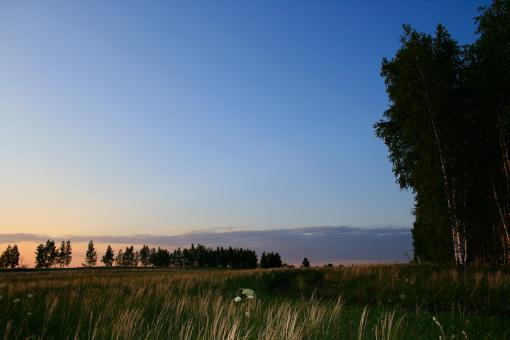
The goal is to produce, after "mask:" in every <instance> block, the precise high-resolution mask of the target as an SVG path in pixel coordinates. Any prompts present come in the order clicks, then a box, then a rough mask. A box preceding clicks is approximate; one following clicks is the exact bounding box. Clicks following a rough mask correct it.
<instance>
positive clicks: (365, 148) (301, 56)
mask: <svg viewBox="0 0 510 340" xmlns="http://www.w3.org/2000/svg"><path fill="white" fill-rule="evenodd" d="M484 3H487V1H466V0H462V1H460V0H459V1H385V2H383V1H364V2H361V1H336V2H335V1H251V2H248V1H150V2H141V1H89V2H85V1H83V2H79V1H73V2H68V1H45V2H43V1H33V2H19V1H2V2H1V3H0V44H1V48H0V51H1V53H0V75H1V76H0V156H1V159H2V165H1V166H0V187H2V190H1V192H0V232H4V233H9V232H12V233H14V232H26V233H41V234H53V235H55V234H74V235H84V234H94V235H100V234H114V235H120V234H136V233H143V234H178V233H183V232H189V231H193V230H197V229H210V228H223V227H236V228H240V229H246V230H249V229H268V228H287V227H289V228H290V227H293V228H296V227H309V226H337V225H350V226H357V227H363V226H374V225H395V226H399V227H410V226H411V224H412V221H413V218H412V216H411V215H410V210H411V208H412V201H413V199H412V195H411V193H406V192H400V191H399V188H398V186H397V185H396V184H395V180H394V177H393V174H392V173H391V165H390V163H389V161H388V160H387V151H386V148H385V146H384V145H383V143H382V142H381V141H379V140H377V138H376V137H375V135H374V131H373V127H372V126H373V124H374V123H375V122H376V121H377V120H378V119H380V117H381V116H382V113H383V111H384V109H385V108H386V107H387V105H388V100H387V97H386V94H385V91H384V83H383V80H382V79H381V77H380V76H379V70H380V64H381V59H382V57H384V56H386V57H391V56H392V55H393V54H394V53H395V51H396V49H397V48H398V46H399V35H400V33H401V31H402V29H401V27H402V24H404V23H410V24H412V25H413V26H414V27H416V28H417V29H418V30H420V31H426V32H432V31H433V30H434V28H435V26H436V25H437V24H438V23H443V24H445V25H446V26H447V28H448V29H449V31H450V32H451V33H452V35H453V36H454V37H455V38H456V39H458V40H459V41H460V42H461V43H467V42H471V41H472V40H473V39H474V38H475V35H474V30H475V25H474V22H473V19H472V18H473V17H474V16H476V15H477V10H476V8H477V7H478V6H480V5H483V4H484Z"/></svg>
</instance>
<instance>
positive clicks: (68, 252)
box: [63, 240, 73, 267]
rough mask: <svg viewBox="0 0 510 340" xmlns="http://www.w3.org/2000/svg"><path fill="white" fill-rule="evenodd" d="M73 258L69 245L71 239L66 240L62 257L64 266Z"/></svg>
mask: <svg viewBox="0 0 510 340" xmlns="http://www.w3.org/2000/svg"><path fill="white" fill-rule="evenodd" d="M72 260H73V249H72V247H71V241H69V240H67V241H66V247H65V255H64V259H63V264H64V266H66V267H67V266H69V265H70V264H71V261H72Z"/></svg>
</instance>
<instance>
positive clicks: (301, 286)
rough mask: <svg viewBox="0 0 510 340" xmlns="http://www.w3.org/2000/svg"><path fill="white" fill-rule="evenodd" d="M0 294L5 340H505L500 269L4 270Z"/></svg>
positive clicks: (509, 281)
mask: <svg viewBox="0 0 510 340" xmlns="http://www.w3.org/2000/svg"><path fill="white" fill-rule="evenodd" d="M241 288H251V289H253V290H254V291H255V292H256V297H255V298H254V299H245V298H244V297H243V300H242V301H241V302H237V303H236V302H234V297H236V296H237V295H239V290H240V289H241ZM0 296H1V300H0V334H1V338H3V339H26V338H30V339H40V338H44V339H71V338H77V339H78V338H79V339H358V338H361V339H438V338H439V337H442V338H443V339H445V338H448V339H450V338H452V337H455V338H457V339H458V338H460V339H464V338H468V339H510V271H507V270H501V269H500V270H489V269H476V270H470V271H468V272H466V273H465V274H463V275H461V274H459V273H457V272H456V271H455V270H447V269H440V268H439V267H433V266H417V265H378V266H354V267H344V268H323V269H322V268H321V269H306V270H305V269H278V270H205V269H204V270H202V269H195V270H191V269H190V270H174V269H115V268H113V269H107V268H104V269H101V268H98V269H81V270H63V271H53V270H49V271H27V272H1V273H0Z"/></svg>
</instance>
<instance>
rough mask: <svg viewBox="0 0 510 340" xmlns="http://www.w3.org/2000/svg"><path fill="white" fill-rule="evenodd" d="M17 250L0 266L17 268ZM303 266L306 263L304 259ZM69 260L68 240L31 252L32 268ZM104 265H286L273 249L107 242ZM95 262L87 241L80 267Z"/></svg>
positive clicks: (1, 257) (6, 254)
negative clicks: (119, 246) (120, 246)
mask: <svg viewBox="0 0 510 340" xmlns="http://www.w3.org/2000/svg"><path fill="white" fill-rule="evenodd" d="M19 258H20V253H19V251H18V247H17V246H16V245H14V246H12V247H11V246H10V245H9V246H7V248H6V249H5V251H4V252H3V253H2V255H0V268H4V269H5V268H18V267H19ZM305 260H306V264H307V265H306V267H309V266H310V263H309V262H308V259H306V258H305ZM71 261H72V247H71V242H70V241H69V240H68V241H62V243H61V244H60V247H57V246H56V244H55V241H53V240H47V241H46V243H41V244H39V245H38V246H37V248H36V251H35V267H36V268H52V267H67V266H69V264H70V263H71ZM101 262H102V263H103V264H104V266H107V267H111V266H113V265H115V266H118V267H137V266H142V267H148V266H152V267H214V268H239V269H241V268H243V269H248V268H257V267H260V268H278V267H282V266H286V264H284V263H282V259H281V256H280V254H278V253H275V252H267V253H266V252H263V253H262V255H261V257H260V262H259V261H258V258H257V254H256V253H255V251H253V250H250V249H243V248H232V247H228V248H224V247H216V248H215V249H213V248H209V247H206V246H204V245H201V244H198V245H197V246H196V247H195V245H194V244H193V243H192V244H191V247H190V248H183V249H181V248H180V247H179V248H177V249H174V250H173V251H172V252H170V251H168V250H167V249H163V248H160V247H158V248H157V249H156V248H149V246H147V245H143V246H142V247H141V248H140V249H138V250H136V249H135V248H134V247H133V246H128V247H126V248H125V249H124V250H122V249H119V250H118V251H117V253H115V251H114V250H113V249H112V247H111V246H110V245H108V248H107V249H106V252H105V254H104V255H103V256H102V257H101ZM97 263H98V255H97V251H96V249H95V247H94V242H93V241H90V242H89V244H88V247H87V252H86V253H85V259H84V262H83V263H82V266H83V267H94V266H96V264H97Z"/></svg>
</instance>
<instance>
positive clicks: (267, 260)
mask: <svg viewBox="0 0 510 340" xmlns="http://www.w3.org/2000/svg"><path fill="white" fill-rule="evenodd" d="M281 266H282V258H281V257H280V254H278V253H273V252H268V253H266V252H262V256H261V257H260V268H279V267H281Z"/></svg>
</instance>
